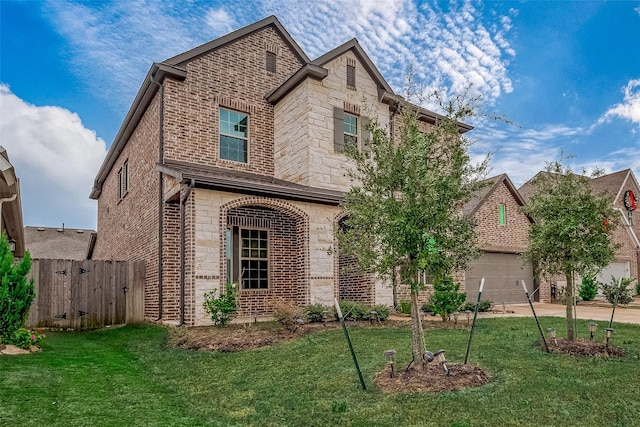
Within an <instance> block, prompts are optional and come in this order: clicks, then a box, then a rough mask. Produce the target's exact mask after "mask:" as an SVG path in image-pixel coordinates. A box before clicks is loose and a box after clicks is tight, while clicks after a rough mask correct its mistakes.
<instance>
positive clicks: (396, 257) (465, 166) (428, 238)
mask: <svg viewBox="0 0 640 427" xmlns="http://www.w3.org/2000/svg"><path fill="white" fill-rule="evenodd" d="M474 102H475V100H472V101H470V102H469V101H467V100H466V99H465V98H464V97H458V98H455V99H454V100H452V101H450V102H448V103H441V104H442V107H443V109H444V110H445V112H446V114H445V116H444V117H442V118H440V119H439V120H437V122H436V123H435V124H434V125H433V126H432V127H430V128H429V129H428V130H426V131H424V132H423V131H421V130H420V128H419V124H418V118H417V110H416V107H415V106H412V105H409V104H404V105H402V106H401V109H400V115H399V116H400V122H401V123H400V129H399V131H398V133H397V135H399V138H394V135H393V134H390V133H389V132H387V129H384V128H382V127H381V126H380V125H379V124H378V123H377V122H376V121H372V122H371V124H370V126H369V130H370V132H371V140H370V141H368V142H367V143H368V146H369V147H370V150H367V151H365V152H362V153H361V152H358V151H357V149H354V148H352V149H350V150H348V154H349V156H350V157H351V158H352V159H353V160H354V162H355V168H354V169H353V170H351V171H350V173H349V174H350V177H351V179H352V182H353V186H352V187H351V189H350V191H349V192H348V193H347V194H346V196H345V199H344V201H343V202H342V203H341V206H342V208H343V209H344V210H345V212H346V214H347V217H346V220H345V222H344V223H345V226H344V227H341V228H340V229H339V230H337V236H338V244H339V250H340V251H344V252H345V253H347V254H350V255H353V256H354V257H355V258H356V260H357V263H358V266H359V267H360V268H361V269H363V270H364V271H367V272H369V273H372V274H376V275H378V276H379V277H381V278H383V279H391V278H395V277H396V276H398V277H399V279H400V283H401V284H403V285H405V286H407V287H409V288H410V289H411V317H412V345H411V349H412V355H413V361H414V362H415V366H416V367H417V368H418V369H421V368H422V367H423V366H424V353H425V352H426V346H425V338H424V333H423V330H422V323H421V319H420V315H419V312H420V307H419V305H418V291H419V290H420V289H422V287H423V285H421V283H420V282H419V280H418V275H419V273H420V272H422V271H427V273H428V274H429V275H430V276H431V277H433V278H434V279H438V280H442V279H445V278H447V277H449V276H451V275H452V273H453V272H454V271H456V270H458V269H463V268H465V267H466V266H467V264H468V262H469V261H470V260H471V259H473V258H475V257H477V256H478V255H479V252H478V250H477V249H476V235H475V232H474V227H473V222H472V220H471V218H470V217H468V216H465V215H463V214H462V212H461V207H462V206H463V204H464V203H465V202H467V201H468V200H470V198H471V197H472V195H473V194H474V193H475V192H476V191H477V190H478V189H480V188H481V187H482V186H483V184H482V183H481V180H482V179H483V178H484V175H485V174H486V170H487V164H488V159H487V160H485V162H483V163H482V164H480V165H476V166H473V165H472V164H471V162H470V157H469V154H468V149H469V146H470V141H469V140H468V139H467V138H465V137H464V135H462V132H461V128H460V122H462V121H464V120H466V119H468V118H469V117H471V116H474V115H475V110H474V108H473V105H474V104H473V103H474Z"/></svg>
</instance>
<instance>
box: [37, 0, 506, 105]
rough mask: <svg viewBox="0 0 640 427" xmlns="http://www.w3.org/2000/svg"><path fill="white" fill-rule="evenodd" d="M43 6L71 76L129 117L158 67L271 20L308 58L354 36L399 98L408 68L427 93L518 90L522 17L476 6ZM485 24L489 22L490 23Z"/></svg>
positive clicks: (373, 2) (383, 0)
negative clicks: (513, 42)
mask: <svg viewBox="0 0 640 427" xmlns="http://www.w3.org/2000/svg"><path fill="white" fill-rule="evenodd" d="M476 5H477V6H476ZM45 9H46V11H47V15H48V16H49V19H50V20H51V22H52V24H53V26H54V27H55V28H56V29H57V31H58V32H59V33H60V34H61V35H62V36H64V37H65V38H66V39H67V40H68V41H69V42H70V47H71V50H70V52H69V53H70V57H71V62H72V67H73V71H74V72H75V73H76V74H77V75H79V76H80V77H81V78H82V79H83V80H84V81H85V83H86V84H87V85H88V86H90V87H91V88H92V90H93V91H94V92H95V93H96V94H97V95H98V96H103V97H104V99H105V101H107V102H108V103H109V104H111V105H112V106H115V107H116V108H117V109H118V110H120V111H122V112H123V114H124V111H126V109H127V108H128V107H129V105H130V102H131V100H132V99H133V97H134V95H135V93H136V91H137V89H138V88H139V86H140V83H141V81H142V79H143V77H144V75H145V73H146V72H147V71H148V69H149V67H150V65H151V63H152V62H154V61H155V62H159V61H162V60H164V59H166V58H168V57H171V56H174V55H176V54H179V53H181V52H183V51H186V50H188V49H191V48H193V47H196V46H197V45H199V44H202V43H205V42H207V41H209V40H212V39H215V38H217V37H220V36H222V35H224V34H226V33H228V32H230V31H232V30H234V29H236V28H237V27H240V26H242V25H248V24H250V23H252V22H254V21H256V20H258V19H261V18H264V17H265V16H267V15H271V14H274V15H276V16H278V18H279V19H280V20H281V21H282V23H283V24H284V26H285V27H286V28H287V30H288V31H289V32H290V33H291V35H292V36H293V38H294V39H295V40H296V41H297V42H298V43H300V45H301V46H302V48H303V49H304V50H305V52H306V53H307V54H308V55H309V56H310V57H311V58H315V57H318V56H320V55H322V54H324V53H325V52H327V51H329V50H331V49H333V48H335V47H337V46H339V45H340V44H342V43H344V42H346V41H347V40H349V39H351V38H353V37H357V38H358V40H359V41H360V43H361V44H362V45H363V47H364V48H365V50H366V51H367V53H368V54H369V55H370V56H371V58H372V60H373V61H374V63H375V64H376V65H377V66H378V68H379V69H380V71H381V72H382V74H383V75H384V76H385V78H386V79H387V81H388V82H389V84H390V85H391V86H392V87H393V88H394V89H395V90H396V91H398V92H400V93H403V92H404V89H405V88H406V84H407V72H408V70H409V68H410V66H411V64H413V73H414V81H415V83H416V84H417V85H419V86H420V87H424V88H425V91H426V92H432V91H433V90H434V89H436V88H438V89H442V88H446V90H447V91H448V92H449V94H457V93H461V92H462V91H463V90H464V89H466V87H467V86H468V84H469V83H470V82H472V83H473V87H472V94H473V95H482V96H483V97H484V98H485V99H486V100H487V101H488V102H492V101H493V100H495V99H496V98H497V97H498V96H500V94H502V93H509V92H511V91H513V87H512V83H511V80H510V78H509V77H508V74H507V65H508V62H509V59H510V58H511V57H513V56H514V55H515V52H514V50H513V49H512V48H511V46H510V45H509V42H508V41H507V37H506V35H507V33H508V32H509V30H510V29H511V27H512V23H511V18H512V17H513V16H516V15H517V11H510V12H509V14H510V15H511V16H499V15H497V14H495V13H493V15H492V14H491V13H487V16H486V17H485V16H483V14H484V10H483V6H482V4H480V3H478V4H476V3H471V2H469V1H467V2H464V3H462V4H461V5H457V4H454V3H452V4H451V5H450V9H449V10H446V11H443V10H441V9H440V8H439V6H438V4H437V3H436V4H433V5H428V4H422V5H420V6H418V5H417V4H416V2H414V1H413V0H359V1H353V0H334V1H331V2H320V3H317V2H311V1H310V0H306V1H301V0H263V1H260V2H256V3H254V4H252V6H251V10H250V11H249V13H246V14H236V13H235V9H237V8H233V7H228V6H226V5H225V6H222V7H220V6H211V5H210V4H208V3H207V2H157V1H154V0H131V1H127V2H108V3H100V4H97V3H76V2H71V1H64V0H50V1H49V2H48V3H47V7H46V8H45ZM484 18H487V19H489V20H491V22H490V23H487V24H483V22H486V21H487V19H484ZM427 107H435V106H429V105H427Z"/></svg>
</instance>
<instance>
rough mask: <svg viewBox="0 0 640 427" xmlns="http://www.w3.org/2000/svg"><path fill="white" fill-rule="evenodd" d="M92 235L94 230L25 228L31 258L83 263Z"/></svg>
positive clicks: (25, 239) (25, 238) (26, 242)
mask: <svg viewBox="0 0 640 427" xmlns="http://www.w3.org/2000/svg"><path fill="white" fill-rule="evenodd" d="M92 233H94V231H93V230H83V229H69V228H51V227H31V226H28V227H25V228H24V241H25V245H26V248H27V250H28V251H29V253H30V254H31V258H34V259H35V258H40V259H45V258H46V259H68V260H73V261H82V260H85V259H87V253H88V251H89V243H90V241H91V235H92Z"/></svg>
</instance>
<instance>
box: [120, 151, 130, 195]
mask: <svg viewBox="0 0 640 427" xmlns="http://www.w3.org/2000/svg"><path fill="white" fill-rule="evenodd" d="M128 192H129V160H125V162H124V163H123V165H122V167H121V168H120V170H119V171H118V198H119V199H122V198H123V197H124V196H126V194H127V193H128Z"/></svg>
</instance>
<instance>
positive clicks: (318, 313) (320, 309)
mask: <svg viewBox="0 0 640 427" xmlns="http://www.w3.org/2000/svg"><path fill="white" fill-rule="evenodd" d="M325 311H329V312H330V311H331V310H329V307H325V306H324V305H322V304H311V305H308V306H306V307H305V309H304V317H305V318H306V319H307V322H311V323H314V322H315V323H317V322H322V321H324V312H325Z"/></svg>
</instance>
